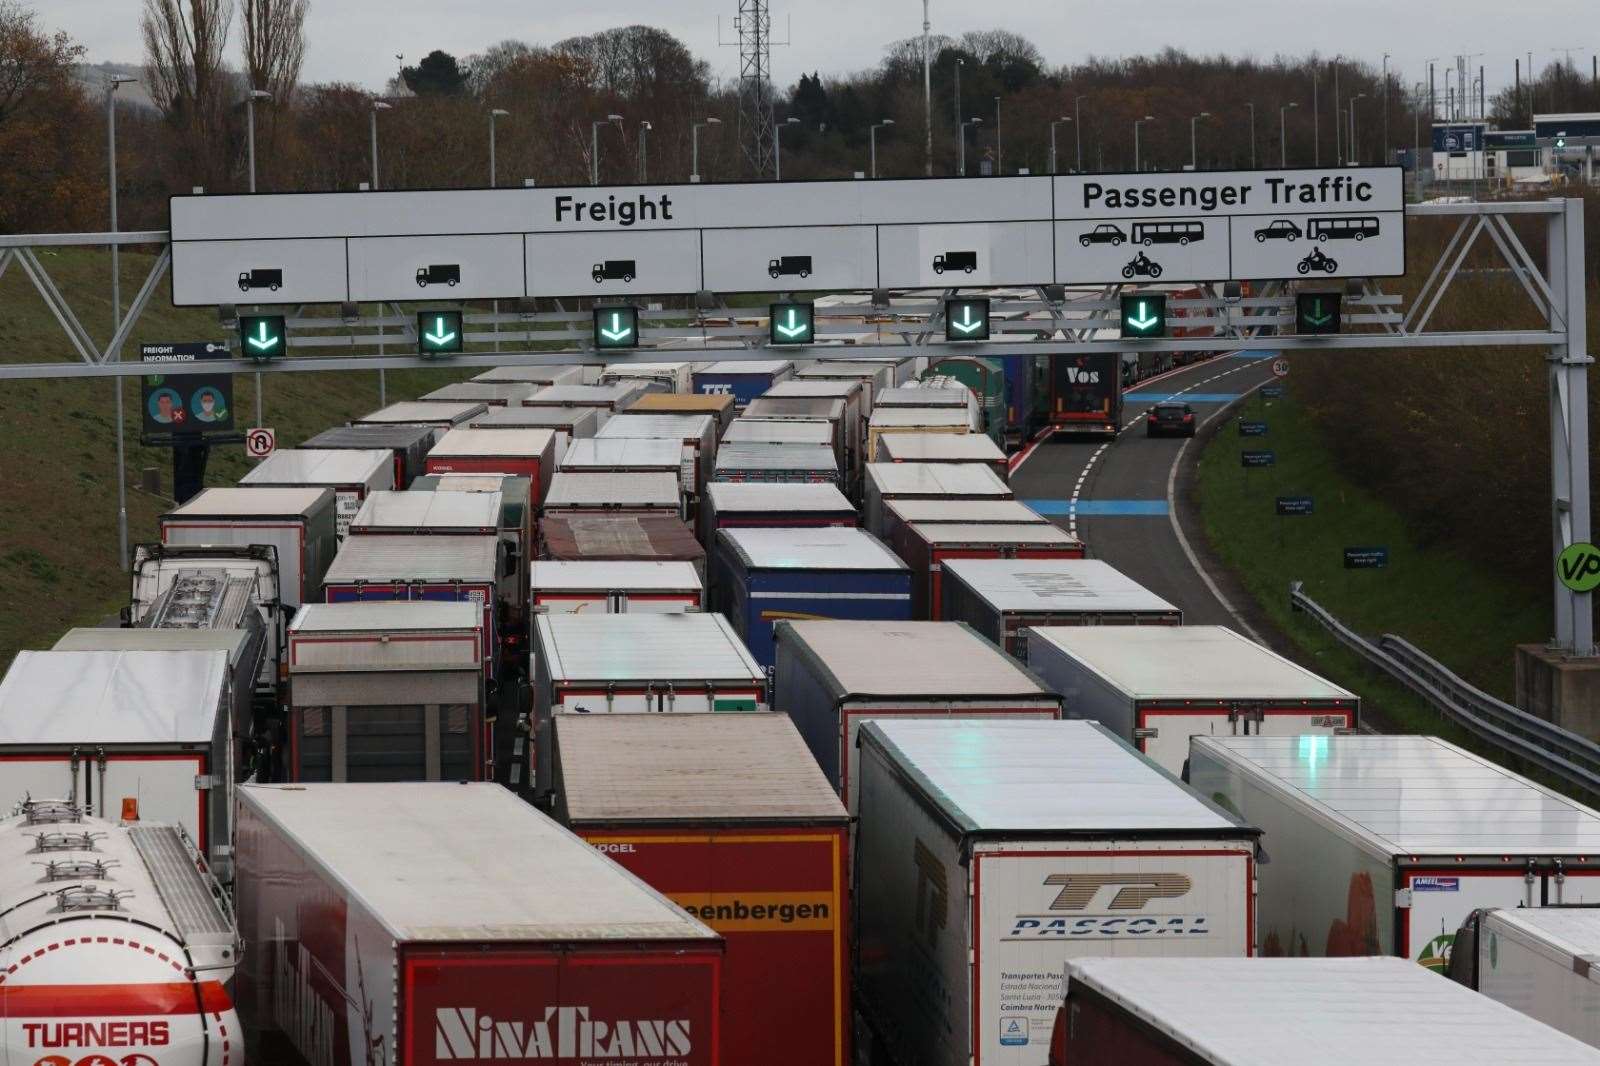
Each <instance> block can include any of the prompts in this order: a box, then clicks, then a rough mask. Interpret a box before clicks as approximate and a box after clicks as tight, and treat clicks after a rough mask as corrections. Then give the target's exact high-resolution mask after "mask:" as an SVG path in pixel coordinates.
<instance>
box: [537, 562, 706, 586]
mask: <svg viewBox="0 0 1600 1066" xmlns="http://www.w3.org/2000/svg"><path fill="white" fill-rule="evenodd" d="M528 573H529V575H530V583H531V584H532V586H533V591H534V592H535V593H540V592H593V591H598V592H609V591H612V590H615V589H626V590H628V591H630V592H649V591H659V592H691V591H692V592H700V591H702V589H703V587H704V586H703V585H702V583H701V581H700V571H698V570H696V569H695V568H694V564H693V563H690V562H684V561H682V560H670V559H669V560H656V559H609V560H607V559H536V560H534V561H533V562H531V563H529V564H528Z"/></svg>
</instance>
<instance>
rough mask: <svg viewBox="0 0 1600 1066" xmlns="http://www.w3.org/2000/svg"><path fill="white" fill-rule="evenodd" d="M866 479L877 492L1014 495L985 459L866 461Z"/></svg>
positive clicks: (995, 496)
mask: <svg viewBox="0 0 1600 1066" xmlns="http://www.w3.org/2000/svg"><path fill="white" fill-rule="evenodd" d="M867 480H868V481H870V482H872V483H873V484H874V485H876V486H877V488H878V493H879V495H880V496H906V495H911V494H913V493H914V494H917V495H921V496H980V497H991V498H998V499H1002V500H1009V499H1013V498H1014V497H1015V494H1014V493H1013V492H1012V491H1011V486H1009V485H1007V484H1006V483H1005V482H1004V481H1001V480H1000V475H999V474H996V473H995V472H994V468H993V467H991V466H989V465H988V464H987V463H868V464H867Z"/></svg>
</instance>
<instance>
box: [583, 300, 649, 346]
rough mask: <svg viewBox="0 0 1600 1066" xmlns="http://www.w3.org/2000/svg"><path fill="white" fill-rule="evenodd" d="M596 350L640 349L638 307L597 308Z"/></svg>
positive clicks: (595, 325) (595, 321)
mask: <svg viewBox="0 0 1600 1066" xmlns="http://www.w3.org/2000/svg"><path fill="white" fill-rule="evenodd" d="M594 346H595V347H596V348H637V347H639V309H638V308H637V307H596V308H595V309H594Z"/></svg>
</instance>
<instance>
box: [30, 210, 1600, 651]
mask: <svg viewBox="0 0 1600 1066" xmlns="http://www.w3.org/2000/svg"><path fill="white" fill-rule="evenodd" d="M1406 214H1407V215H1409V216H1411V217H1413V218H1458V219H1459V222H1458V223H1457V226H1456V228H1455V230H1454V232H1453V233H1452V235H1451V237H1450V239H1449V240H1448V241H1447V242H1446V244H1445V246H1444V248H1443V250H1442V251H1441V252H1440V254H1439V257H1438V259H1437V261H1436V262H1435V263H1434V265H1433V267H1432V269H1431V271H1430V272H1429V274H1428V276H1427V278H1426V280H1425V281H1424V283H1423V286H1422V288H1421V289H1420V290H1419V291H1418V293H1417V295H1416V296H1415V298H1414V299H1413V300H1412V301H1411V303H1410V306H1409V307H1403V306H1402V305H1403V304H1404V300H1403V299H1402V298H1401V297H1400V296H1397V295H1391V294H1386V293H1384V292H1383V290H1382V288H1381V286H1380V285H1379V284H1378V283H1377V282H1376V281H1375V280H1374V279H1348V280H1347V281H1346V282H1344V285H1345V288H1346V296H1345V308H1346V313H1345V315H1344V324H1345V326H1346V327H1347V328H1348V327H1356V328H1358V329H1359V328H1362V327H1366V330H1365V331H1364V332H1356V333H1340V334H1335V335H1327V336H1315V337H1311V336H1296V335H1286V334H1279V333H1274V332H1273V330H1274V329H1276V328H1284V329H1293V328H1294V323H1295V308H1294V284H1293V283H1280V282H1268V283H1266V284H1265V285H1264V286H1263V287H1262V288H1261V289H1260V292H1259V293H1258V294H1253V295H1251V296H1248V297H1243V298H1233V299H1230V298H1227V297H1224V296H1220V295H1211V296H1201V297H1196V298H1184V299H1169V300H1168V302H1167V307H1168V310H1169V311H1181V312H1183V317H1179V318H1174V319H1172V320H1170V322H1169V325H1178V326H1183V327H1188V328H1195V327H1213V328H1214V334H1212V335H1207V336H1185V337H1162V338H1150V339H1144V340H1130V339H1123V338H1121V337H1120V336H1117V335H1115V334H1114V333H1112V331H1114V330H1116V329H1117V326H1118V323H1119V315H1120V309H1121V308H1120V301H1119V299H1118V297H1119V295H1120V293H1121V292H1122V291H1123V290H1124V289H1127V290H1130V291H1137V290H1138V288H1139V286H1137V285H1122V284H1114V285H1103V286H1099V287H1095V288H1093V289H1083V288H1074V289H1072V290H1062V289H1061V288H1060V287H1058V286H1053V285H1040V286H1035V287H1030V288H1028V289H1025V290H1018V289H1004V290H997V291H998V295H995V296H992V297H991V299H992V303H991V309H990V319H991V339H990V340H988V341H982V342H956V343H948V342H945V341H944V340H943V308H944V299H945V298H947V297H949V296H953V295H956V294H958V293H960V292H962V291H963V290H961V289H954V288H952V289H947V290H943V291H942V292H940V291H936V290H935V291H923V292H921V293H912V294H908V295H905V296H895V297H893V298H891V297H890V296H889V295H888V294H886V293H883V292H874V293H872V294H871V296H870V297H869V298H868V300H867V301H865V302H863V303H860V304H843V305H837V306H823V307H818V308H817V309H816V326H817V328H816V332H815V336H816V343H815V344H813V345H810V346H806V347H791V346H784V347H783V348H781V349H769V348H768V344H767V341H768V330H767V326H766V324H765V321H764V320H765V318H766V309H765V307H730V306H726V305H725V304H723V303H721V302H720V301H719V300H718V298H717V297H716V296H715V295H713V294H710V293H702V294H699V295H698V296H697V297H696V299H695V300H694V301H693V302H694V304H695V305H696V306H694V307H692V308H686V309H666V310H641V311H640V315H639V319H640V323H641V326H642V327H645V328H644V329H642V331H641V332H642V334H643V337H644V339H645V340H647V341H649V342H651V343H652V346H650V347H642V348H638V349H633V350H627V351H606V352H605V353H603V354H602V353H599V352H596V351H595V350H594V348H593V347H592V344H591V336H590V324H591V316H590V314H589V312H588V311H586V310H585V311H566V310H563V309H560V307H561V305H560V303H559V302H557V303H556V307H557V308H558V310H555V311H546V312H534V311H528V310H523V311H516V312H499V313H494V312H490V313H483V314H467V315H464V316H463V325H464V326H465V325H472V326H477V327H479V329H478V330H477V331H469V332H467V334H466V338H465V339H466V341H467V343H468V344H479V345H492V344H495V343H497V342H498V343H500V344H502V345H504V344H508V343H509V344H512V345H515V344H517V343H519V342H521V343H524V344H526V345H528V347H527V348H525V349H523V350H520V351H517V350H504V349H502V350H500V351H474V352H466V353H463V354H461V355H456V356H453V357H450V358H449V359H445V360H439V359H423V358H421V357H420V356H417V355H414V354H407V355H390V354H381V355H366V354H357V353H358V351H359V350H360V349H368V348H372V349H377V350H379V351H382V350H383V345H384V344H385V342H386V341H387V342H389V343H393V342H395V341H399V342H400V343H401V344H404V345H405V346H406V347H408V348H410V349H412V350H413V351H414V350H415V345H416V338H415V336H414V334H415V326H416V323H415V319H414V317H413V316H412V315H410V314H408V313H406V312H405V311H403V310H402V308H401V306H400V304H399V303H392V302H391V303H386V304H380V308H381V310H382V313H381V314H380V315H379V316H376V317H368V318H346V317H331V316H316V315H307V314H306V313H305V310H306V309H305V308H304V307H301V308H297V309H296V310H295V312H294V313H293V314H290V315H288V316H287V325H288V327H289V330H290V333H291V336H292V340H291V349H292V350H296V351H306V350H308V349H317V350H320V351H324V352H326V353H327V354H317V355H310V356H306V355H299V356H291V357H288V358H284V359H279V360H274V361H272V362H269V363H256V362H253V361H250V360H246V359H242V358H235V359H233V360H232V361H221V360H216V361H207V362H205V363H199V364H185V363H164V364H163V365H162V373H164V374H184V373H207V374H215V373H226V372H229V371H232V372H235V373H294V372H307V371H311V372H315V371H337V370H384V369H396V368H421V367H440V366H449V365H454V366H461V367H473V366H504V365H518V364H539V363H547V364H548V363H571V362H574V361H580V362H602V361H604V362H622V361H627V360H660V359H663V358H678V359H685V360H689V359H721V358H727V357H728V354H729V352H730V351H734V352H749V351H763V350H766V351H771V352H772V354H773V355H775V356H776V355H780V354H782V355H786V356H791V357H792V356H794V355H796V354H802V353H805V354H815V355H817V356H819V357H820V356H825V355H828V354H845V353H848V354H853V355H885V356H888V355H934V356H942V355H952V354H957V353H959V354H962V355H972V356H980V357H981V356H1001V355H1044V356H1049V355H1070V354H1079V353H1087V352H1100V351H1108V350H1114V351H1119V352H1145V351H1157V352H1179V351H1211V350H1214V349H1216V348H1217V347H1218V341H1219V339H1220V340H1222V341H1224V342H1225V344H1226V347H1228V348H1231V349H1235V350H1243V351H1273V352H1279V351H1319V350H1320V351H1327V350H1339V349H1380V348H1395V349H1419V348H1482V347H1534V348H1543V349H1544V350H1545V352H1546V356H1545V358H1546V365H1547V378H1548V385H1549V403H1550V452H1551V528H1552V546H1553V548H1554V550H1555V552H1556V553H1557V554H1559V553H1560V552H1561V551H1562V550H1563V549H1564V548H1566V547H1567V546H1568V545H1571V544H1574V543H1579V542H1585V541H1588V540H1589V537H1590V504H1589V487H1588V486H1589V425H1588V377H1587V375H1588V368H1589V365H1590V364H1591V363H1592V362H1593V359H1592V358H1591V356H1590V355H1589V351H1588V345H1587V339H1586V337H1585V333H1584V323H1585V318H1586V303H1585V301H1586V295H1585V278H1584V258H1583V251H1584V244H1583V240H1584V234H1583V203H1582V201H1581V200H1576V199H1551V200H1539V201H1512V202H1503V203H1477V202H1469V203H1439V204H1413V205H1410V206H1408V207H1407V208H1406ZM1519 215H1523V216H1537V217H1540V218H1542V219H1544V221H1545V230H1546V247H1547V254H1546V261H1545V268H1544V270H1542V271H1541V270H1540V269H1539V267H1538V265H1537V263H1536V262H1535V260H1534V257H1533V255H1532V253H1530V252H1529V251H1528V249H1527V247H1526V245H1524V244H1523V242H1522V240H1521V238H1520V237H1519V236H1518V234H1517V232H1516V230H1515V228H1514V227H1513V226H1512V224H1511V221H1512V216H1519ZM1485 237H1486V238H1487V243H1488V245H1489V246H1491V247H1493V248H1494V249H1495V251H1497V252H1498V253H1499V255H1500V257H1501V259H1502V260H1504V263H1505V266H1506V268H1507V269H1508V271H1509V273H1510V274H1511V275H1512V277H1514V278H1515V279H1516V281H1517V283H1518V285H1519V286H1520V287H1521V289H1522V290H1523V292H1524V293H1525V294H1526V295H1527V297H1528V298H1529V300H1530V301H1531V302H1532V304H1533V307H1534V308H1535V309H1536V310H1537V313H1538V317H1539V319H1540V320H1541V321H1542V322H1543V324H1544V325H1543V328H1523V329H1497V330H1441V331H1433V330H1429V329H1428V326H1429V324H1430V323H1431V322H1432V320H1433V317H1434V314H1435V312H1436V311H1437V309H1438V307H1439V304H1440V302H1441V300H1442V299H1443V297H1444V294H1445V293H1446V291H1447V290H1448V289H1449V288H1450V286H1451V285H1452V284H1453V283H1454V282H1455V281H1456V279H1457V278H1458V277H1459V276H1460V274H1461V271H1462V268H1463V266H1464V264H1465V263H1466V261H1467V257H1468V255H1469V254H1470V253H1471V252H1472V250H1473V249H1474V248H1475V247H1477V246H1479V245H1480V244H1482V243H1484V238H1485ZM113 244H114V245H120V246H128V245H156V246H159V247H160V249H161V250H160V252H159V254H158V255H157V256H156V259H155V262H154V263H153V264H152V265H151V268H150V272H149V274H148V275H147V276H146V278H145V281H144V284H143V285H141V286H140V288H139V291H138V293H137V295H136V296H135V297H134V299H133V302H132V304H131V305H130V306H129V307H128V309H127V312H126V314H125V315H124V316H123V318H122V320H121V323H120V324H119V326H118V327H117V329H116V331H115V333H114V335H113V336H112V337H111V338H110V340H109V341H108V342H107V343H106V344H105V345H104V346H103V347H102V346H101V345H99V344H97V343H96V341H95V340H94V338H93V337H92V336H91V335H90V333H89V331H88V330H87V329H85V328H84V326H83V324H82V322H81V321H80V320H79V319H78V317H77V315H76V314H75V313H74V312H73V310H72V308H71V306H70V305H69V304H68V302H67V300H66V299H65V297H64V296H63V295H62V293H61V290H60V289H59V288H58V287H57V286H56V284H55V282H54V280H53V279H52V278H51V277H50V275H49V273H48V271H47V270H46V269H45V267H44V265H43V264H42V263H41V262H40V260H39V258H38V256H37V254H36V253H35V249H37V248H42V247H52V246H54V247H67V246H72V247H94V246H108V245H113ZM12 263H16V264H17V265H18V266H19V268H20V269H21V270H22V271H23V272H24V273H25V274H26V275H27V276H28V278H29V280H30V281H31V282H32V283H33V286H34V288H35V289H36V290H37V292H38V293H39V295H40V297H41V298H42V299H43V300H44V302H45V305H46V306H47V307H48V308H49V309H50V311H51V313H52V315H53V316H54V317H55V319H56V321H57V322H58V323H59V324H60V326H61V329H62V332H63V334H64V335H65V336H66V338H67V342H68V345H69V347H70V348H71V350H72V351H73V352H75V353H76V354H77V356H78V357H79V361H77V362H71V361H66V362H34V363H13V364H0V380H5V379H21V378H92V377H103V378H114V377H135V376H138V375H140V374H141V373H142V372H143V371H144V369H145V368H144V367H143V366H142V364H140V363H137V362H124V361H122V360H121V358H120V351H121V349H122V347H123V345H124V344H125V343H126V341H127V339H128V337H129V336H130V335H131V334H132V332H133V329H134V327H135V326H136V325H137V324H138V321H139V318H140V316H141V314H142V313H143V311H144V309H145V308H146V307H148V306H149V303H150V300H151V298H152V297H153V296H154V294H155V292H156V290H157V288H158V287H159V286H160V283H161V281H162V280H163V279H164V278H165V277H166V275H167V272H168V270H169V269H170V267H171V263H172V253H171V246H170V243H169V241H168V234H167V232H166V231H164V230H150V231H144V232H136V233H63V234H23V235H11V236H0V276H3V275H4V274H5V272H6V270H7V269H8V268H9V267H10V265H11V264H12ZM1320 280H1321V279H1315V278H1308V279H1306V281H1307V283H1308V284H1316V283H1318V282H1319V281H1320ZM965 291H967V292H969V293H970V292H973V291H974V290H965ZM1018 292H1026V293H1027V295H1026V296H1019V295H1012V294H1015V293H1018ZM506 326H510V327H512V328H510V329H506V328H503V327H506ZM358 329H359V330H361V331H362V332H359V333H358V332H357V330H358ZM396 331H397V332H396ZM229 333H230V336H229V343H230V345H233V346H235V347H236V345H237V337H236V336H234V335H232V334H233V331H232V329H231V328H229ZM1107 334H1109V335H1107ZM164 339H168V340H174V339H184V338H164ZM341 349H342V350H343V351H344V353H346V354H340V350H341ZM258 414H259V412H258ZM1552 583H1553V587H1554V593H1555V604H1556V606H1555V626H1554V633H1555V635H1554V639H1553V640H1552V645H1551V646H1552V647H1553V648H1555V649H1558V650H1561V651H1564V652H1566V653H1567V654H1570V655H1573V656H1575V657H1584V658H1587V657H1591V656H1593V655H1594V654H1595V644H1594V621H1593V611H1592V606H1591V597H1590V594H1589V593H1576V592H1572V591H1570V590H1568V589H1567V588H1566V587H1565V586H1564V585H1562V584H1561V583H1560V581H1559V580H1556V579H1555V578H1554V577H1552Z"/></svg>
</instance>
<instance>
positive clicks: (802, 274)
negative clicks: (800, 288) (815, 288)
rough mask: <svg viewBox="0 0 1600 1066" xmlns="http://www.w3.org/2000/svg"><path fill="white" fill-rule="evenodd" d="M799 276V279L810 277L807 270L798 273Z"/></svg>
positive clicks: (809, 272)
mask: <svg viewBox="0 0 1600 1066" xmlns="http://www.w3.org/2000/svg"><path fill="white" fill-rule="evenodd" d="M800 276H801V277H802V278H809V277H810V276H811V271H809V270H802V271H800Z"/></svg>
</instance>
